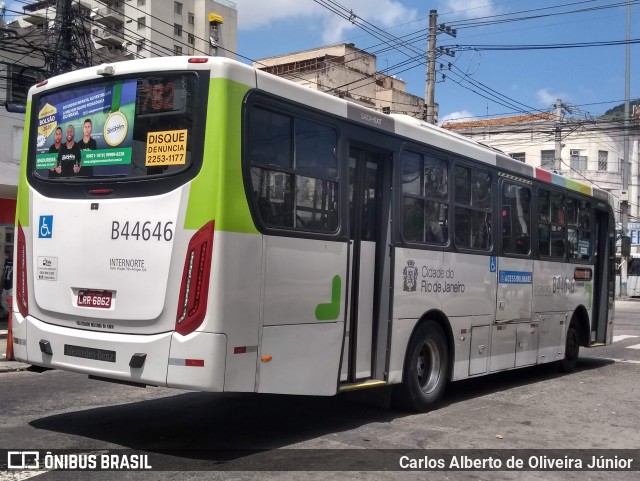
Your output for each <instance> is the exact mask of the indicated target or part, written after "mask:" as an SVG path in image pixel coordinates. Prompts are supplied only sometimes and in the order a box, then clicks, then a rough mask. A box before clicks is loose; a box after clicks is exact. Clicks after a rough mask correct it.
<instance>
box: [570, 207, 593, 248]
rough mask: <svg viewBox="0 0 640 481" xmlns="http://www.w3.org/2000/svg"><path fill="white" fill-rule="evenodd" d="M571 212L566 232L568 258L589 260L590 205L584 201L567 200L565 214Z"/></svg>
mask: <svg viewBox="0 0 640 481" xmlns="http://www.w3.org/2000/svg"><path fill="white" fill-rule="evenodd" d="M569 209H571V210H569ZM569 212H571V217H570V218H569V225H570V226H571V228H569V229H568V230H567V234H568V236H567V237H568V241H569V242H568V243H569V258H570V259H573V260H589V259H591V204H590V203H589V202H587V201H585V200H577V199H567V213H569Z"/></svg>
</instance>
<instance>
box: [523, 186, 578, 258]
mask: <svg viewBox="0 0 640 481" xmlns="http://www.w3.org/2000/svg"><path fill="white" fill-rule="evenodd" d="M533 190H534V206H535V207H534V212H536V213H537V214H536V228H535V238H536V239H535V258H536V259H538V260H541V261H545V262H568V260H569V257H568V254H567V253H568V248H567V223H566V214H565V223H564V225H561V224H558V223H554V222H552V217H551V214H550V217H549V222H546V221H545V222H544V224H546V225H548V226H554V225H555V226H559V225H561V226H562V227H564V233H563V235H562V242H563V244H564V255H563V256H551V255H548V256H543V255H541V254H540V249H539V247H540V246H539V241H540V239H539V237H538V236H539V231H538V226H539V225H540V205H539V202H538V199H539V197H538V192H539V191H540V190H544V191H547V192H548V193H549V194H551V193H556V194H560V195H562V199H563V203H564V201H565V200H566V198H567V195H568V192H567V191H566V190H565V189H560V188H557V187H555V186H554V185H553V184H544V183H542V182H536V183H534V189H533ZM549 205H550V208H551V199H549ZM550 212H551V211H550ZM532 251H533V247H532Z"/></svg>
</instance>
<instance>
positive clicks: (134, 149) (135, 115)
mask: <svg viewBox="0 0 640 481" xmlns="http://www.w3.org/2000/svg"><path fill="white" fill-rule="evenodd" d="M197 84H198V82H197V76H196V74H192V73H188V74H169V75H166V74H162V75H156V76H154V75H145V76H143V77H139V78H129V79H122V80H109V81H106V82H105V81H102V82H99V83H92V84H89V85H87V84H83V85H79V86H72V87H69V88H65V89H63V90H56V91H54V92H51V93H45V94H43V95H42V96H40V97H39V100H37V101H36V102H34V109H35V116H36V117H37V134H36V135H35V136H34V137H32V139H33V141H34V142H35V143H36V145H35V149H34V150H35V162H34V164H33V165H34V174H35V175H36V176H37V177H39V178H41V179H48V180H51V181H58V180H63V181H65V182H68V181H73V180H79V181H81V180H98V179H108V178H114V179H115V178H117V179H119V180H120V179H123V178H140V177H146V176H159V175H170V174H174V173H178V172H181V171H183V170H186V169H187V168H188V167H189V166H190V165H191V162H192V152H193V145H194V119H195V108H196V105H197V102H196V99H197ZM32 152H33V150H32Z"/></svg>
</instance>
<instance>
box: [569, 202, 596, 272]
mask: <svg viewBox="0 0 640 481" xmlns="http://www.w3.org/2000/svg"><path fill="white" fill-rule="evenodd" d="M568 198H572V199H575V200H576V202H577V203H578V202H580V201H581V200H582V201H585V202H588V203H589V259H572V258H571V256H570V255H569V222H568V219H567V228H566V229H565V242H566V245H567V248H566V256H567V262H570V263H571V264H582V265H594V262H595V256H594V255H593V249H594V246H595V243H594V241H595V230H596V229H595V210H594V209H595V207H594V205H595V201H596V199H595V198H594V197H593V196H583V195H579V194H578V193H576V192H573V191H571V192H567V193H566V195H565V204H566V200H567V199H568ZM576 207H578V208H579V204H576ZM576 214H577V215H578V224H576V231H577V232H578V233H579V232H580V229H579V228H578V226H579V225H580V214H579V213H576Z"/></svg>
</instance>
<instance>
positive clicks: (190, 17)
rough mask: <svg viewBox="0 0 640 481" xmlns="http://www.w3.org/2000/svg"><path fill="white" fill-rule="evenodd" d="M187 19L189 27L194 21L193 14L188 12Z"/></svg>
mask: <svg viewBox="0 0 640 481" xmlns="http://www.w3.org/2000/svg"><path fill="white" fill-rule="evenodd" d="M188 17H189V25H193V23H194V21H193V20H194V15H193V12H189V15H188Z"/></svg>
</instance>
